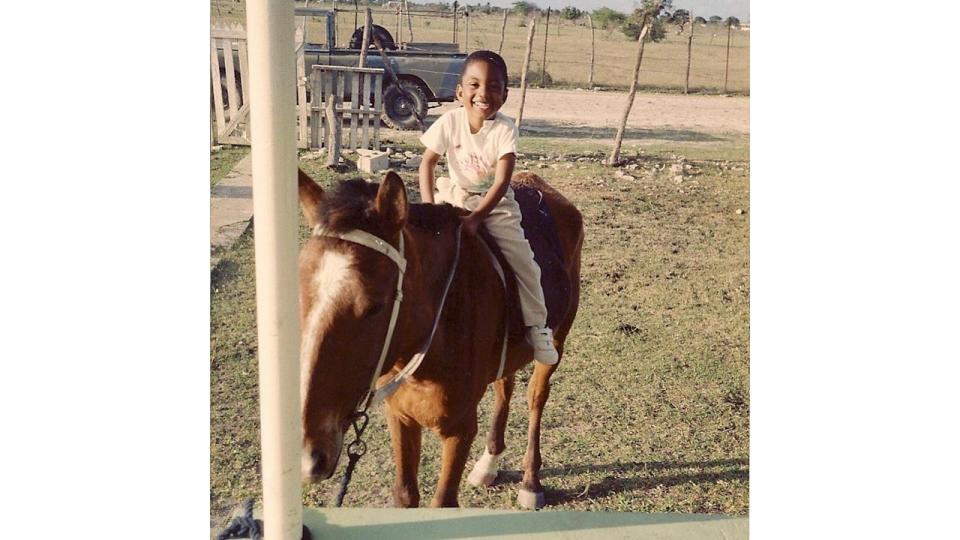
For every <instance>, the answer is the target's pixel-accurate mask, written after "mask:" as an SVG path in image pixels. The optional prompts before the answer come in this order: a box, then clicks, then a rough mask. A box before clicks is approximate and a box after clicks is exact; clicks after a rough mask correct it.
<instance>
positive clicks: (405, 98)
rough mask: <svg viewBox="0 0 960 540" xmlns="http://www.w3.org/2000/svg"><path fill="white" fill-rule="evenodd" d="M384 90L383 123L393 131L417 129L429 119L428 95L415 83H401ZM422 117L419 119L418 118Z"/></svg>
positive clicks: (402, 81) (393, 84)
mask: <svg viewBox="0 0 960 540" xmlns="http://www.w3.org/2000/svg"><path fill="white" fill-rule="evenodd" d="M399 83H400V85H399V86H397V84H396V83H391V84H390V85H389V86H387V87H386V88H385V89H384V90H383V114H382V115H380V117H381V119H382V120H383V123H385V124H386V125H387V126H389V127H391V128H393V129H417V128H418V127H420V120H423V119H424V118H426V117H427V104H428V102H427V95H426V93H425V92H424V91H423V89H422V88H420V85H418V84H417V83H415V82H411V81H404V80H401V81H399ZM418 116H419V117H420V118H419V119H418V118H417V117H418Z"/></svg>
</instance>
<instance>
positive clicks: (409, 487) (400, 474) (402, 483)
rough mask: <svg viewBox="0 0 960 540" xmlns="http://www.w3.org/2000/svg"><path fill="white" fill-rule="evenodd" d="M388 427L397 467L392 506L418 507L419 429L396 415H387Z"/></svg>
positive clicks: (420, 435)
mask: <svg viewBox="0 0 960 540" xmlns="http://www.w3.org/2000/svg"><path fill="white" fill-rule="evenodd" d="M387 423H388V425H389V426H390V445H391V446H392V447H393V460H394V463H395V464H396V467H397V480H396V483H394V485H393V504H395V505H396V506H398V507H400V508H415V507H417V506H420V487H419V486H418V485H417V469H418V467H419V466H420V441H421V437H422V429H421V427H420V426H419V425H418V424H416V423H414V422H413V421H407V422H404V421H403V420H401V419H400V418H398V417H397V416H396V415H393V414H390V413H388V414H387Z"/></svg>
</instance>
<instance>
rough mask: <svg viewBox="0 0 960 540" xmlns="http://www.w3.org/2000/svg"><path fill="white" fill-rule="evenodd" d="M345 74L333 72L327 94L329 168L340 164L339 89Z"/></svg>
mask: <svg viewBox="0 0 960 540" xmlns="http://www.w3.org/2000/svg"><path fill="white" fill-rule="evenodd" d="M342 77H343V74H342V73H340V72H339V71H331V72H330V77H328V79H329V80H330V85H331V86H330V92H328V93H327V110H326V114H327V167H336V166H337V165H339V164H340V128H341V126H340V119H339V118H337V109H338V108H340V95H339V94H338V93H337V88H338V87H339V86H340V85H341V84H343V78H342Z"/></svg>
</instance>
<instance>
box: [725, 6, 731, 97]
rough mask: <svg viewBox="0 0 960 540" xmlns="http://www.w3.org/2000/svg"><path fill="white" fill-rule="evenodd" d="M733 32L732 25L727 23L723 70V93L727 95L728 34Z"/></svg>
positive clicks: (728, 72)
mask: <svg viewBox="0 0 960 540" xmlns="http://www.w3.org/2000/svg"><path fill="white" fill-rule="evenodd" d="M732 32H733V24H731V23H730V22H729V21H728V22H727V62H726V65H724V68H723V93H724V94H726V93H727V76H728V75H729V74H730V34H731V33H732Z"/></svg>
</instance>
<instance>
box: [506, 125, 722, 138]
mask: <svg viewBox="0 0 960 540" xmlns="http://www.w3.org/2000/svg"><path fill="white" fill-rule="evenodd" d="M521 132H522V133H523V134H524V135H528V136H534V137H537V136H542V137H550V138H559V139H604V140H611V139H613V138H614V137H615V136H616V135H617V130H616V128H606V127H590V126H570V125H564V124H557V123H554V122H545V121H543V120H525V121H524V122H523V127H522V129H521ZM624 138H627V139H654V140H663V141H674V142H718V141H724V140H725V139H723V138H721V137H715V136H713V135H709V134H707V133H702V132H700V131H690V130H685V129H645V128H627V131H626V132H625V133H624Z"/></svg>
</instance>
